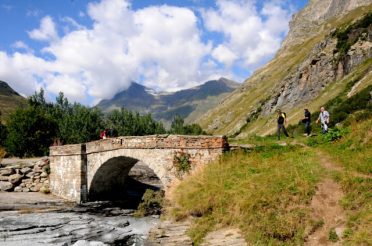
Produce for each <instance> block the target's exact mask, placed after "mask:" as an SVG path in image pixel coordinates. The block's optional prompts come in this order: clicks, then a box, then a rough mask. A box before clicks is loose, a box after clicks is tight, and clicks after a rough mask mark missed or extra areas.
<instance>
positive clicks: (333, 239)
mask: <svg viewBox="0 0 372 246" xmlns="http://www.w3.org/2000/svg"><path fill="white" fill-rule="evenodd" d="M328 240H329V241H331V242H337V241H338V240H339V238H338V236H337V233H336V231H335V229H334V228H333V229H331V230H330V231H329V234H328Z"/></svg>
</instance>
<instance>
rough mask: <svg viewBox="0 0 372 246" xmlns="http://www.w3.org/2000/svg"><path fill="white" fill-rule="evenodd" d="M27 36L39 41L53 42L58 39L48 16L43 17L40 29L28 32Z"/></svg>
mask: <svg viewBox="0 0 372 246" xmlns="http://www.w3.org/2000/svg"><path fill="white" fill-rule="evenodd" d="M28 35H29V36H30V38H32V39H35V40H40V41H53V40H56V39H57V38H58V34H57V31H56V27H55V24H54V21H53V19H52V17H50V16H45V17H44V18H43V19H42V20H41V22H40V27H39V28H38V29H34V30H32V31H30V32H28Z"/></svg>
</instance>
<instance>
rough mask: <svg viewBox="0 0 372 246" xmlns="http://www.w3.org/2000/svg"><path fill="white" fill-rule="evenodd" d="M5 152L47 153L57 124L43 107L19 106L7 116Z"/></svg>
mask: <svg viewBox="0 0 372 246" xmlns="http://www.w3.org/2000/svg"><path fill="white" fill-rule="evenodd" d="M7 129H8V135H7V139H6V149H7V152H8V153H9V154H11V155H14V156H19V157H23V156H43V155H48V153H49V146H50V145H51V144H52V139H53V137H54V136H56V129H57V124H56V122H55V120H54V119H52V118H51V116H50V115H48V114H47V113H46V112H45V111H44V110H43V109H41V108H36V107H31V106H29V107H27V108H19V109H17V110H16V111H15V112H14V113H13V114H11V115H10V117H9V123H8V127H7Z"/></svg>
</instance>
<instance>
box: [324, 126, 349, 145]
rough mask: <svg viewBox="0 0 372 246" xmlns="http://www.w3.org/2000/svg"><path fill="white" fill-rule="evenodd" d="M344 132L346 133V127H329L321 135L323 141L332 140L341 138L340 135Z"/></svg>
mask: <svg viewBox="0 0 372 246" xmlns="http://www.w3.org/2000/svg"><path fill="white" fill-rule="evenodd" d="M346 133H348V130H347V129H346V128H331V129H329V130H328V132H327V133H326V134H325V135H324V136H323V139H324V141H325V142H333V141H336V140H338V139H340V138H342V136H344V135H345V134H346Z"/></svg>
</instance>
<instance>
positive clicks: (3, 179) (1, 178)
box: [0, 176, 9, 181]
mask: <svg viewBox="0 0 372 246" xmlns="http://www.w3.org/2000/svg"><path fill="white" fill-rule="evenodd" d="M8 180H9V177H8V176H0V181H8Z"/></svg>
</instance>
